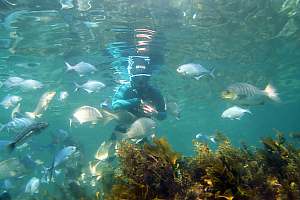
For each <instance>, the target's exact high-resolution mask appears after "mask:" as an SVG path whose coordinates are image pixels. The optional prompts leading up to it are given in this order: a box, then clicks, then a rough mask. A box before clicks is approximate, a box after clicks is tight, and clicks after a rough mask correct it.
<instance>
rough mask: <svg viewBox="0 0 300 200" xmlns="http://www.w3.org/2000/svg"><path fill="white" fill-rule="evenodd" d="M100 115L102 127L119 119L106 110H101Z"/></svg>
mask: <svg viewBox="0 0 300 200" xmlns="http://www.w3.org/2000/svg"><path fill="white" fill-rule="evenodd" d="M101 111H102V113H103V114H104V121H103V123H104V125H106V124H108V123H109V122H110V121H112V120H114V119H115V120H118V119H119V116H118V115H116V114H114V113H112V112H110V111H108V110H105V109H101Z"/></svg>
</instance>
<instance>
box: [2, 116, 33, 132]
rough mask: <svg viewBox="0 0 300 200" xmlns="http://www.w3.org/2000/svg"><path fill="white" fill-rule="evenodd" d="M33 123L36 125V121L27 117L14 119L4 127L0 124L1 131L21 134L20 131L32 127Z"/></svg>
mask: <svg viewBox="0 0 300 200" xmlns="http://www.w3.org/2000/svg"><path fill="white" fill-rule="evenodd" d="M33 123H34V121H33V120H32V119H30V118H27V117H21V118H14V119H12V120H11V121H10V122H8V123H7V124H4V125H1V124H0V131H2V130H6V131H7V132H10V131H13V132H19V131H20V130H23V129H25V128H27V127H29V126H31V125H32V124H33Z"/></svg>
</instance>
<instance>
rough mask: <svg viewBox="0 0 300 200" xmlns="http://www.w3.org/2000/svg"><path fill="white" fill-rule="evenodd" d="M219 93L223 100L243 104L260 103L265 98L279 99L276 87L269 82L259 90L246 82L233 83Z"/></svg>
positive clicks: (263, 101)
mask: <svg viewBox="0 0 300 200" xmlns="http://www.w3.org/2000/svg"><path fill="white" fill-rule="evenodd" d="M221 95H222V98H223V99H224V100H228V101H231V102H233V103H236V104H239V105H244V106H250V105H262V104H264V103H265V102H266V101H267V100H272V101H277V102H278V101H280V99H279V97H278V94H277V92H276V89H275V88H274V87H273V86H272V85H270V84H268V85H267V86H266V88H265V89H264V90H261V89H258V88H257V87H255V86H253V85H251V84H248V83H234V84H232V85H230V86H229V87H228V88H227V89H226V90H224V91H223V92H222V94H221Z"/></svg>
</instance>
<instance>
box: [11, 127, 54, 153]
mask: <svg viewBox="0 0 300 200" xmlns="http://www.w3.org/2000/svg"><path fill="white" fill-rule="evenodd" d="M47 127H48V123H46V122H36V123H33V124H32V125H30V126H29V127H27V128H26V129H25V130H24V131H22V132H21V133H19V134H18V135H17V137H16V138H15V139H14V141H13V142H11V143H10V144H9V145H8V146H7V147H8V150H9V151H10V152H12V151H13V150H14V149H15V147H16V145H18V144H19V143H22V142H23V141H24V140H26V139H27V138H29V137H31V136H32V135H34V134H37V133H39V132H40V131H41V130H43V129H45V128H47Z"/></svg>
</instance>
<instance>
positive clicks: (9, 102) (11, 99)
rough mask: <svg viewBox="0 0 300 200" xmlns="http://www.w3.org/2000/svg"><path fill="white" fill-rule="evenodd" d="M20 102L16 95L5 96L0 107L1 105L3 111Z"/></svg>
mask: <svg viewBox="0 0 300 200" xmlns="http://www.w3.org/2000/svg"><path fill="white" fill-rule="evenodd" d="M21 100H22V97H20V96H16V95H10V94H8V95H6V96H5V97H4V99H3V100H2V101H1V102H0V105H2V106H3V107H4V108H5V109H8V108H10V107H13V106H15V105H16V104H17V103H19V102H20V101H21Z"/></svg>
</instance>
